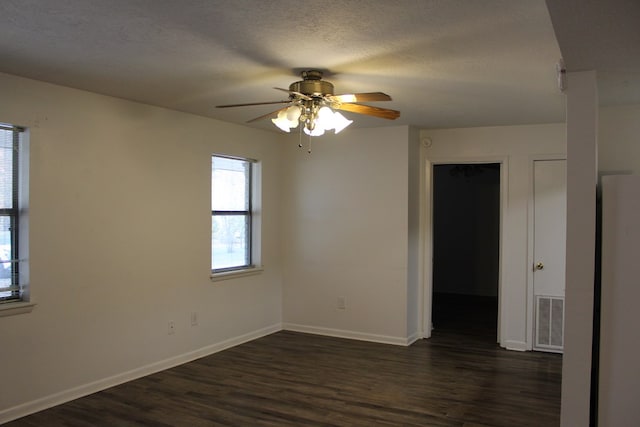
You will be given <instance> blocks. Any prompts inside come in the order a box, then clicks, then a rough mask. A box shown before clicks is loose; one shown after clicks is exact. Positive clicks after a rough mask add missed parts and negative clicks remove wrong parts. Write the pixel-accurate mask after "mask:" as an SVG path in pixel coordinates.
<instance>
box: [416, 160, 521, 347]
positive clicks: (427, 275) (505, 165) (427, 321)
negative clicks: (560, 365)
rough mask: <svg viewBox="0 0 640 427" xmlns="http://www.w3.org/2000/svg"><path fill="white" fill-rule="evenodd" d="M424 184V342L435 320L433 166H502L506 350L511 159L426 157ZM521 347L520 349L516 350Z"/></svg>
mask: <svg viewBox="0 0 640 427" xmlns="http://www.w3.org/2000/svg"><path fill="white" fill-rule="evenodd" d="M424 160H425V161H424V182H425V190H426V191H427V192H428V194H427V195H426V197H425V205H426V206H425V209H424V216H425V217H426V218H425V220H424V221H423V222H422V223H423V224H424V229H423V230H422V232H421V233H420V234H421V236H422V241H423V242H422V247H423V254H424V261H423V265H424V268H423V274H424V276H423V280H422V283H423V286H422V288H423V291H422V298H421V299H422V309H421V313H422V331H423V338H429V337H431V330H432V328H433V324H432V322H431V320H432V300H433V166H435V165H443V164H444V165H446V164H474V163H499V164H500V228H499V229H500V236H499V240H498V245H499V256H498V325H497V332H498V334H497V341H498V344H500V345H501V346H503V347H504V344H503V342H504V341H505V340H504V339H503V337H502V334H503V333H504V331H505V330H506V328H505V327H503V325H502V322H503V319H504V316H503V315H502V310H503V307H504V305H503V301H502V283H503V282H504V277H503V275H504V269H503V268H502V266H503V264H502V260H503V250H504V242H505V220H506V217H507V207H508V205H509V201H508V195H509V156H507V155H495V156H446V157H439V156H428V155H427V156H425V159H424ZM516 347H519V346H516Z"/></svg>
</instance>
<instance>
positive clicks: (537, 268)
mask: <svg viewBox="0 0 640 427" xmlns="http://www.w3.org/2000/svg"><path fill="white" fill-rule="evenodd" d="M535 269H536V270H544V264H543V263H541V262H537V263H536V265H535Z"/></svg>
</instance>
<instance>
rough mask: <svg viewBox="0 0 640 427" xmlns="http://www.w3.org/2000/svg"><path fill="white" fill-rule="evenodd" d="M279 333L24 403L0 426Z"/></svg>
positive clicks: (7, 412) (3, 416) (2, 416)
mask: <svg viewBox="0 0 640 427" xmlns="http://www.w3.org/2000/svg"><path fill="white" fill-rule="evenodd" d="M280 330H282V324H280V323H277V324H274V325H271V326H267V327H266V328H262V329H258V330H256V331H252V332H249V333H247V334H244V335H240V336H237V337H233V338H229V339H227V340H224V341H221V342H218V343H215V344H211V345H208V346H206V347H202V348H199V349H197V350H194V351H190V352H188V353H185V354H181V355H178V356H175V357H171V358H169V359H165V360H161V361H158V362H154V363H151V364H149V365H146V366H141V367H139V368H136V369H132V370H130V371H127V372H123V373H121V374H117V375H114V376H111V377H108V378H103V379H101V380H98V381H94V382H91V383H88V384H83V385H81V386H78V387H74V388H72V389H69V390H63V391H61V392H58V393H55V394H52V395H50V396H45V397H43V398H40V399H37V400H34V401H31V402H26V403H23V404H21V405H18V406H14V407H11V408H8V409H4V410H2V411H0V424H3V423H6V422H9V421H13V420H15V419H18V418H21V417H24V416H27V415H29V414H33V413H35V412H38V411H42V410H44V409H48V408H51V407H53V406H56V405H60V404H62V403H66V402H69V401H71V400H74V399H78V398H80V397H84V396H88V395H90V394H93V393H96V392H98V391H102V390H105V389H107V388H110V387H113V386H116V385H118V384H122V383H126V382H128V381H132V380H135V379H138V378H141V377H144V376H147V375H151V374H154V373H156V372H160V371H164V370H165V369H169V368H173V367H175V366H179V365H182V364H184V363H187V362H191V361H193V360H196V359H200V358H201V357H205V356H208V355H210V354H214V353H217V352H219V351H222V350H226V349H228V348H231V347H235V346H237V345H240V344H244V343H246V342H249V341H252V340H254V339H257V338H261V337H264V336H266V335H270V334H272V333H274V332H278V331H280Z"/></svg>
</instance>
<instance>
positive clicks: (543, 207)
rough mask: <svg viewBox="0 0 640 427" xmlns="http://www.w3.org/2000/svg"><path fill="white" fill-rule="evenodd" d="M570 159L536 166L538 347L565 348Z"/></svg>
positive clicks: (536, 307) (535, 337)
mask: <svg viewBox="0 0 640 427" xmlns="http://www.w3.org/2000/svg"><path fill="white" fill-rule="evenodd" d="M566 170H567V168H566V160H537V161H534V166H533V175H534V179H533V183H534V184H533V185H534V190H533V204H534V208H533V211H534V214H533V265H532V266H531V268H532V269H533V295H534V316H535V329H534V346H533V347H534V348H535V349H536V350H545V351H556V352H561V351H562V348H563V345H564V337H563V331H564V288H565V251H566V218H567V214H566V212H567V196H566V194H567V185H566Z"/></svg>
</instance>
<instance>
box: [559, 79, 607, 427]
mask: <svg viewBox="0 0 640 427" xmlns="http://www.w3.org/2000/svg"><path fill="white" fill-rule="evenodd" d="M566 94H567V244H566V246H567V256H566V283H565V301H566V304H565V312H564V316H565V329H564V332H565V334H564V338H565V339H564V356H563V359H562V360H563V364H562V403H561V415H560V422H561V425H562V426H566V427H573V426H578V425H579V426H583V425H589V403H590V386H591V350H592V335H593V332H592V331H593V328H592V326H593V289H594V288H593V287H594V271H595V233H596V181H597V150H598V143H597V138H598V91H597V86H596V74H595V72H593V71H583V72H571V73H568V74H567V90H566Z"/></svg>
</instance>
